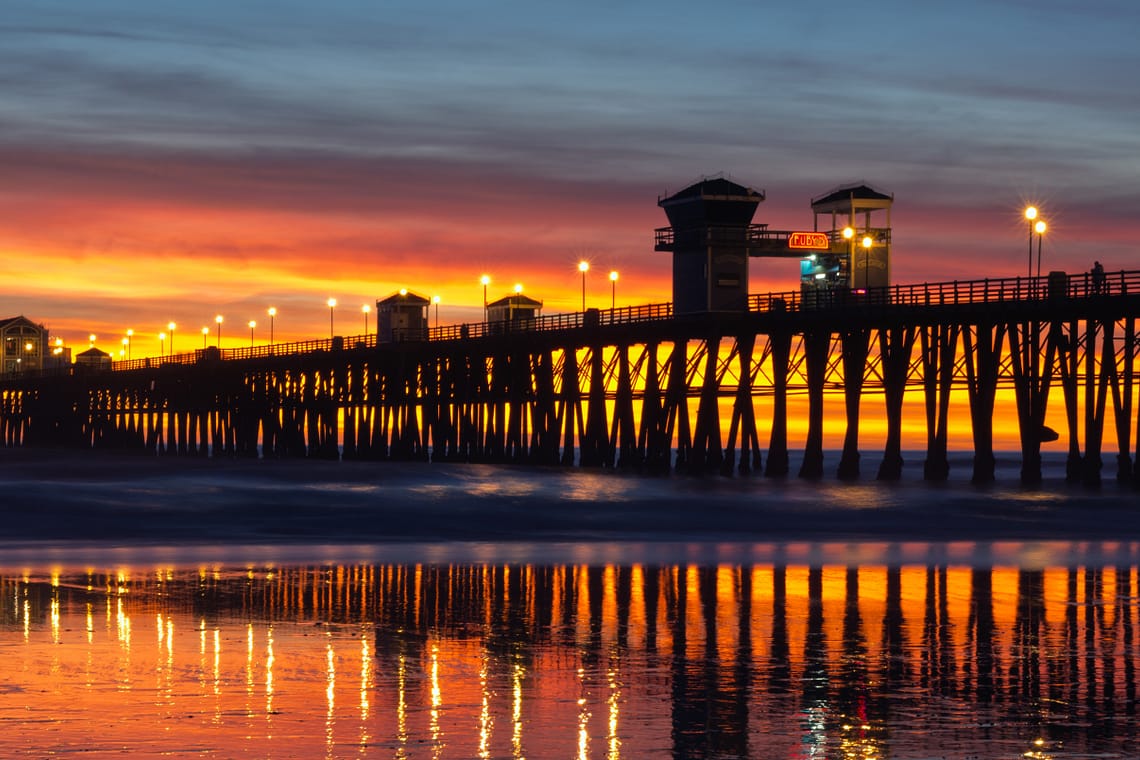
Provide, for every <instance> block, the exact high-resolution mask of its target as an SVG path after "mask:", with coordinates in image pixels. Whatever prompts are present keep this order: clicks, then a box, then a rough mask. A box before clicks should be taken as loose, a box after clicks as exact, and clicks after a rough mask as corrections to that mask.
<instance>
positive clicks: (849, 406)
mask: <svg viewBox="0 0 1140 760" xmlns="http://www.w3.org/2000/svg"><path fill="white" fill-rule="evenodd" d="M870 337H871V331H870V330H867V329H865V328H864V329H857V330H845V331H844V332H843V335H842V339H841V340H842V346H843V401H844V407H845V410H846V412H847V431H846V433H845V434H844V436H843V455H842V456H841V457H840V459H839V479H840V480H856V479H857V478H858V477H859V401H860V399H861V397H862V395H863V377H864V372H865V371H866V367H867V351H868V348H869V345H870Z"/></svg>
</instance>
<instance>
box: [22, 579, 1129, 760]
mask: <svg viewBox="0 0 1140 760" xmlns="http://www.w3.org/2000/svg"><path fill="white" fill-rule="evenodd" d="M0 589H2V593H0V599H2V603H0V624H2V630H0V646H2V647H3V649H4V651H5V662H6V663H7V669H6V670H7V672H6V674H5V681H6V683H5V686H4V688H3V693H2V700H0V721H2V726H3V729H4V730H3V733H2V734H0V736H2V737H3V738H0V747H3V748H4V749H5V751H6V752H7V753H11V752H16V751H21V752H26V751H36V752H39V753H40V754H44V755H47V754H53V753H64V752H70V751H77V750H80V749H83V750H86V751H94V752H96V753H99V752H106V753H110V752H120V751H123V750H128V749H129V750H132V751H137V752H143V753H149V754H159V753H161V752H172V753H175V754H190V753H198V754H205V755H213V756H219V755H220V756H240V755H249V756H277V757H302V756H303V757H311V756H326V757H343V756H347V755H353V756H373V757H397V758H421V757H423V758H444V757H449V758H467V757H480V758H505V757H510V758H522V757H527V758H545V757H557V758H565V757H577V758H600V757H605V758H614V759H616V758H621V757H627V758H636V757H660V756H666V757H677V758H714V757H723V758H728V757H849V758H872V757H890V756H892V755H910V754H913V753H915V752H918V751H921V750H923V749H927V750H929V749H932V748H937V749H938V752H939V754H940V756H945V757H962V758H964V757H970V756H973V755H980V756H999V755H1000V756H1013V755H1020V756H1027V757H1054V756H1056V748H1058V747H1062V746H1063V747H1064V748H1065V751H1066V752H1070V753H1071V752H1077V751H1085V752H1100V753H1105V754H1104V756H1108V757H1113V756H1127V755H1135V754H1136V752H1137V751H1138V750H1140V729H1138V728H1137V725H1136V724H1137V721H1136V720H1135V716H1136V698H1137V684H1136V673H1135V666H1136V662H1135V660H1136V655H1135V649H1136V647H1135V643H1134V637H1135V633H1136V632H1135V614H1136V613H1135V609H1136V604H1137V602H1136V599H1137V597H1136V589H1137V566H1135V565H1126V566H1119V567H1114V566H1104V567H1102V566H1073V567H1055V568H1047V569H1023V568H1017V567H1003V566H992V567H966V566H952V565H936V566H922V565H905V566H877V565H870V564H864V565H860V566H844V565H795V564H754V565H722V566H706V565H661V566H657V565H602V566H586V565H555V566H540V565H468V564H463V565H458V564H457V565H414V564H413V565H336V566H307V567H279V568H278V567H273V568H268V567H265V568H248V569H242V570H233V569H227V568H221V567H219V568H201V569H197V570H186V569H178V568H161V569H157V570H150V571H145V572H144V571H130V572H127V571H122V572H116V573H99V572H85V573H78V574H72V573H56V574H53V575H48V576H43V577H41V576H36V575H33V574H23V575H19V576H3V577H0ZM1113 753H1116V754H1113Z"/></svg>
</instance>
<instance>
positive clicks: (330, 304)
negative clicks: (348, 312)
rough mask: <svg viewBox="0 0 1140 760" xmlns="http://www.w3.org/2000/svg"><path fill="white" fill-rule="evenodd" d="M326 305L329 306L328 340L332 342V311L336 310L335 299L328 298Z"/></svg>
mask: <svg viewBox="0 0 1140 760" xmlns="http://www.w3.org/2000/svg"><path fill="white" fill-rule="evenodd" d="M327 303H328V305H329V340H332V338H333V335H335V334H336V333H334V332H333V309H335V308H336V299H335V298H330V299H329V300H328V302H327Z"/></svg>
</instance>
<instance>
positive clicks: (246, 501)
mask: <svg viewBox="0 0 1140 760" xmlns="http://www.w3.org/2000/svg"><path fill="white" fill-rule="evenodd" d="M837 460H838V458H837V457H832V458H831V459H830V461H831V462H833V463H834V462H837ZM968 461H969V459H968V456H964V455H959V460H958V461H955V462H952V467H953V468H954V469H953V470H952V477H951V481H950V482H949V483H945V484H930V483H925V482H923V481H922V480H921V459H920V457H917V456H911V457H909V459H908V465H907V467H908V470H907V472H905V473H904V481H903V482H900V483H895V484H887V483H879V482H876V481H874V480H873V479H871V478H872V476H867V477H866V478H865V479H864V480H862V481H859V482H855V483H842V482H839V481H836V480H834V479H833V478H832V479H824V480H822V481H819V482H807V481H802V480H799V479H795V478H789V479H787V480H772V479H767V478H763V477H760V476H750V477H735V478H721V477H707V478H695V477H686V476H677V475H673V476H668V477H655V478H651V477H641V476H635V475H626V474H622V473H616V472H613V471H608V470H606V471H602V470H579V469H536V468H530V467H512V466H491V465H473V464H430V463H424V462H414V463H396V462H336V461H322V460H307V459H305V460H258V459H222V458H219V459H209V458H195V457H155V456H148V455H123V454H109V453H104V452H84V453H77V452H73V451H55V450H24V449H0V488H3V490H4V492H5V496H4V499H3V507H2V508H0V510H2V511H0V513H2V519H3V526H4V527H3V539H0V541H2V543H3V544H4V545H7V546H13V545H17V544H27V543H29V542H32V543H42V542H85V543H94V544H112V545H124V544H130V545H147V544H185V543H196V544H213V543H230V544H234V543H241V544H247V545H248V544H258V543H275V544H280V543H292V542H307V543H314V542H319V543H330V544H345V543H375V542H456V541H468V542H470V541H477V542H486V541H492V542H510V541H528V542H588V541H671V542H677V541H681V542H723V541H732V542H755V541H793V540H808V541H844V540H850V541H867V540H891V541H903V540H919V541H961V540H966V541H970V540H991V541H998V540H1053V539H1057V540H1094V541H1114V540H1121V541H1130V540H1140V493H1138V492H1137V491H1136V490H1135V489H1133V488H1131V487H1126V486H1120V485H1118V484H1117V483H1115V482H1114V481H1112V480H1111V479H1109V478H1106V481H1105V483H1104V485H1103V486H1102V487H1101V488H1099V489H1095V490H1093V489H1088V488H1086V487H1083V486H1074V485H1070V484H1066V483H1064V481H1063V478H1060V477H1053V478H1048V477H1047V479H1046V483H1045V485H1044V486H1043V487H1042V488H1039V489H1023V488H1021V487H1019V486H1018V485H1017V483H1016V473H1017V469H1016V461H1015V460H1014V459H1011V458H1008V457H1007V458H1005V459H1003V460H1001V462H1000V463H999V478H1001V480H1000V481H999V483H998V484H996V485H993V486H989V487H984V488H979V487H974V486H971V485H970V484H969V483H968V480H967V479H968V477H969V468H968ZM1054 464H1056V463H1054ZM868 469H870V468H869V467H868ZM1053 469H1054V470H1055V471H1057V472H1060V470H1059V468H1057V467H1054V468H1053Z"/></svg>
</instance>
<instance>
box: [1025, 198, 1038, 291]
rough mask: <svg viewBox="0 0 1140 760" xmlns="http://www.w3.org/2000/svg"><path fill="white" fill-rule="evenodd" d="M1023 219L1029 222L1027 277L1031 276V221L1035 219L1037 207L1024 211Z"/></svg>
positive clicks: (1032, 225)
mask: <svg viewBox="0 0 1140 760" xmlns="http://www.w3.org/2000/svg"><path fill="white" fill-rule="evenodd" d="M1025 218H1026V219H1028V220H1029V276H1030V277H1032V276H1033V227H1034V224H1033V220H1034V219H1036V218H1037V207H1036V206H1030V207H1029V208H1027V209H1025Z"/></svg>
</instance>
